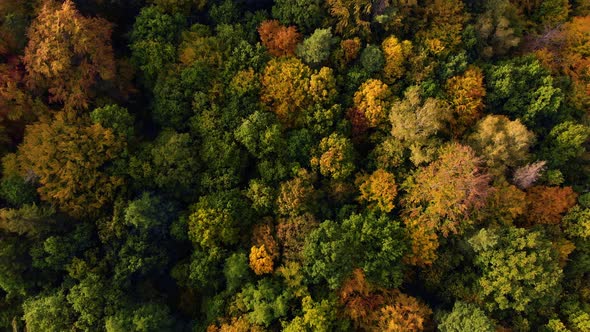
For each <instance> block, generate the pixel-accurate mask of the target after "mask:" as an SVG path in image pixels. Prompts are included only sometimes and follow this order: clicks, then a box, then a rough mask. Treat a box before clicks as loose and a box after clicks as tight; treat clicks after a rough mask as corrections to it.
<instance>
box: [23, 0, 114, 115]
mask: <svg viewBox="0 0 590 332" xmlns="http://www.w3.org/2000/svg"><path fill="white" fill-rule="evenodd" d="M111 29H112V27H111V24H110V23H109V22H108V21H106V20H104V19H100V18H87V17H84V16H82V15H81V14H80V13H79V12H78V11H77V10H76V7H75V6H74V3H73V2H72V1H71V0H67V1H65V2H63V4H61V6H60V5H58V4H57V3H54V2H52V1H46V2H45V3H44V4H43V6H42V7H41V10H40V11H39V14H38V16H37V18H36V19H35V20H34V21H33V22H32V23H31V26H30V27H29V31H28V32H27V35H28V37H29V44H28V45H27V48H26V50H25V55H24V58H23V62H24V64H25V66H26V68H27V74H28V75H27V78H26V81H27V85H28V86H30V87H31V88H32V89H35V90H37V89H38V90H42V91H47V93H48V94H49V101H50V102H55V103H63V105H64V106H65V107H66V108H88V102H89V100H90V94H91V93H92V92H93V90H92V87H93V85H95V84H96V83H97V82H98V78H99V77H100V79H102V80H112V79H114V76H115V59H114V54H113V48H112V46H111V43H110V37H111Z"/></svg>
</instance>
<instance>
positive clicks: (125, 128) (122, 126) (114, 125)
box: [90, 105, 135, 139]
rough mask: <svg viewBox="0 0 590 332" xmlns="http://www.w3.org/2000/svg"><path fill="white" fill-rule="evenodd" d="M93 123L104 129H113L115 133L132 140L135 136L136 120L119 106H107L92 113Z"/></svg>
mask: <svg viewBox="0 0 590 332" xmlns="http://www.w3.org/2000/svg"><path fill="white" fill-rule="evenodd" d="M90 119H92V122H94V123H97V124H100V125H101V126H102V127H104V128H108V129H111V130H112V131H113V133H115V134H117V135H120V136H121V137H125V138H127V139H130V138H131V137H133V135H134V134H135V130H134V129H133V123H134V122H135V119H134V117H133V115H131V114H130V113H129V111H128V110H127V109H126V108H123V107H121V106H119V105H107V106H104V107H99V108H96V109H94V111H92V112H91V113H90Z"/></svg>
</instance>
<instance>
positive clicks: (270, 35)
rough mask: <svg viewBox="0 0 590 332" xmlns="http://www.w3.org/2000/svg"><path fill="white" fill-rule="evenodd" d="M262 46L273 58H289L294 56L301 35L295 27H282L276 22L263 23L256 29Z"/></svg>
mask: <svg viewBox="0 0 590 332" xmlns="http://www.w3.org/2000/svg"><path fill="white" fill-rule="evenodd" d="M258 33H259V34H260V40H261V41H262V45H264V46H265V47H266V48H267V49H268V53H270V54H271V55H273V56H276V57H281V56H289V55H294V54H295V48H296V47H297V44H298V43H299V42H300V41H301V34H299V32H297V28H296V27H295V26H289V27H285V26H282V25H281V24H280V23H279V21H277V20H269V21H264V22H262V23H261V24H260V26H259V27H258Z"/></svg>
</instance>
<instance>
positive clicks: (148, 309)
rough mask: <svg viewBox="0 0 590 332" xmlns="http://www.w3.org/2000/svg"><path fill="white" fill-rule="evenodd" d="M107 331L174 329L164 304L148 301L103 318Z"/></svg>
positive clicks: (166, 330) (166, 331) (144, 331)
mask: <svg viewBox="0 0 590 332" xmlns="http://www.w3.org/2000/svg"><path fill="white" fill-rule="evenodd" d="M105 329H106V331H107V332H124V331H137V332H151V331H162V332H168V331H174V320H173V318H172V317H171V316H170V312H169V310H168V308H167V307H166V306H165V305H162V304H159V303H148V304H144V305H141V306H139V307H137V308H134V309H124V310H122V311H120V312H118V313H116V314H115V315H113V316H110V317H108V318H107V319H106V320H105Z"/></svg>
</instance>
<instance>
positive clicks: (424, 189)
mask: <svg viewBox="0 0 590 332" xmlns="http://www.w3.org/2000/svg"><path fill="white" fill-rule="evenodd" d="M411 181H412V182H411V183H409V184H408V189H407V195H406V196H405V198H404V199H403V201H404V204H405V214H406V215H409V216H410V219H411V218H413V217H414V216H418V215H424V218H425V219H426V220H428V221H427V223H426V224H425V225H423V226H422V227H426V228H430V229H433V230H437V231H440V232H441V233H442V234H443V235H444V236H445V237H446V236H448V235H449V234H450V233H453V234H461V233H463V232H464V231H465V229H466V228H467V227H469V225H471V224H472V223H473V221H474V220H473V219H474V214H475V213H476V212H477V211H478V210H479V209H481V208H483V207H484V206H485V204H486V200H487V198H488V195H489V193H490V186H489V181H490V176H489V175H488V174H486V173H484V172H482V169H481V160H480V159H479V158H478V157H476V156H475V153H474V151H473V150H472V149H471V148H469V147H467V146H463V145H460V144H457V143H452V144H449V145H447V146H445V147H444V148H442V149H441V151H440V155H439V157H438V159H437V160H436V161H434V162H433V163H431V164H430V165H428V166H427V167H423V168H421V169H419V170H418V172H417V174H416V175H415V176H414V178H413V179H412V180H411Z"/></svg>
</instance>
